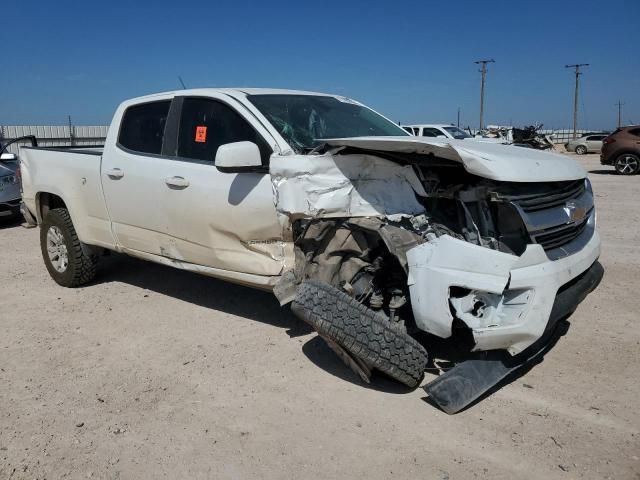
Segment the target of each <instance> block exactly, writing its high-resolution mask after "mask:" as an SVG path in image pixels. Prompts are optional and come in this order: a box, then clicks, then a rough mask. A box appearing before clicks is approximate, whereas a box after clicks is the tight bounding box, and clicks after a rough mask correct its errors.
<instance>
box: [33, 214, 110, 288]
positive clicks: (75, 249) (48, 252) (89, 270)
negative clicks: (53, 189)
mask: <svg viewBox="0 0 640 480" xmlns="http://www.w3.org/2000/svg"><path fill="white" fill-rule="evenodd" d="M40 249H41V251H42V258H43V259H44V264H45V265H46V267H47V271H48V272H49V275H51V278H53V279H54V280H55V281H56V283H58V284H59V285H62V286H63V287H79V286H80V285H83V284H85V283H87V282H90V281H91V280H93V278H94V277H95V275H96V265H97V263H98V258H97V256H96V255H95V254H94V253H93V252H91V251H90V249H89V247H88V246H87V245H84V244H83V243H82V242H81V241H80V240H79V239H78V235H77V233H76V229H75V228H74V226H73V222H72V221H71V216H70V215H69V212H68V210H67V209H66V208H55V209H53V210H50V211H49V212H48V213H47V215H46V216H45V218H44V220H43V221H42V225H41V226H40Z"/></svg>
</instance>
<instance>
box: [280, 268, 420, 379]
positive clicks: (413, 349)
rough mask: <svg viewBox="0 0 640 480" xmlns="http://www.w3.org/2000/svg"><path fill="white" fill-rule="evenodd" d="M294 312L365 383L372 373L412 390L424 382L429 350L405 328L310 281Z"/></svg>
mask: <svg viewBox="0 0 640 480" xmlns="http://www.w3.org/2000/svg"><path fill="white" fill-rule="evenodd" d="M291 310H292V311H293V313H294V314H296V315H297V316H298V317H300V318H301V319H302V320H304V321H305V322H307V323H309V324H310V325H311V326H312V327H313V328H314V329H315V330H316V331H317V332H318V333H319V334H320V336H322V337H323V338H324V339H325V340H328V342H327V343H329V346H330V347H331V348H332V350H334V351H336V353H338V354H339V356H340V357H341V358H342V359H343V360H344V361H345V362H346V363H347V364H350V362H353V363H354V365H350V366H351V367H352V368H353V367H358V368H356V369H355V370H356V371H357V372H358V373H359V374H360V376H361V377H362V378H363V380H365V381H366V380H367V379H366V376H365V375H366V373H369V371H370V370H371V369H377V370H379V371H381V372H383V373H384V374H386V375H388V376H389V377H391V378H393V379H395V380H397V381H399V382H401V383H404V384H405V385H407V386H408V387H412V388H413V387H416V386H418V384H419V383H420V381H421V380H422V377H423V375H424V369H425V367H426V365H427V352H426V350H425V349H424V347H423V346H422V345H420V344H419V343H418V342H417V341H416V340H415V339H414V338H412V337H411V336H409V335H408V334H407V333H406V332H405V331H404V330H403V329H402V328H401V327H400V326H397V325H395V324H392V323H390V322H389V321H388V320H387V319H386V318H384V317H383V316H381V315H380V314H378V313H376V312H374V311H373V310H371V309H369V308H368V307H366V306H365V305H362V304H361V303H359V302H358V301H357V300H356V299H354V298H352V297H350V296H349V295H347V294H346V293H344V292H342V291H340V290H338V289H337V288H335V287H333V286H331V285H328V284H326V283H323V282H319V281H316V280H309V281H306V282H304V283H302V284H301V285H300V287H299V288H298V293H297V296H296V299H295V300H294V301H293V304H292V306H291ZM332 343H333V344H334V345H332ZM336 347H337V348H336ZM363 374H365V375H363Z"/></svg>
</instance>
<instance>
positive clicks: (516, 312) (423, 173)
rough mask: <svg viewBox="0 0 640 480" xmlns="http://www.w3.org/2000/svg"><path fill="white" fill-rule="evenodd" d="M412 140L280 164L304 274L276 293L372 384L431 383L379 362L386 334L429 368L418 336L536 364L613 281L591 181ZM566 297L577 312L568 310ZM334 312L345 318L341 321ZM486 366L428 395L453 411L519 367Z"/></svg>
mask: <svg viewBox="0 0 640 480" xmlns="http://www.w3.org/2000/svg"><path fill="white" fill-rule="evenodd" d="M410 142H411V146H410V147H407V146H406V142H403V143H400V142H396V141H395V140H394V139H384V138H382V139H380V138H377V139H372V140H371V139H345V140H336V141H332V142H328V143H327V144H326V145H324V146H322V147H318V148H316V149H315V150H314V151H313V152H311V154H309V155H295V156H290V157H281V158H280V159H279V160H278V162H279V163H278V164H277V165H276V168H274V164H273V163H272V168H271V173H272V183H273V186H274V191H275V192H276V210H277V211H278V213H279V214H280V215H281V223H282V224H283V226H287V225H288V226H289V228H290V229H291V231H292V236H293V243H294V246H295V262H294V267H293V269H292V270H290V271H288V272H286V273H285V274H284V275H283V277H282V279H281V280H280V282H279V283H278V284H277V285H276V287H275V288H274V293H275V295H276V296H277V297H278V299H279V300H280V302H281V304H285V303H289V302H291V301H293V304H292V305H293V306H292V309H293V310H294V312H295V313H296V314H297V315H298V316H299V317H300V318H303V319H304V320H305V321H307V323H310V324H311V325H312V326H313V327H314V328H315V329H316V330H317V331H318V333H320V335H322V336H323V338H325V340H327V343H328V344H329V345H330V346H331V348H332V349H333V350H334V351H337V352H339V355H340V357H341V358H342V359H343V360H345V362H346V363H347V364H348V365H350V366H352V368H353V369H354V370H355V371H356V372H357V373H358V374H359V375H360V377H361V378H367V373H366V372H370V371H372V370H373V369H378V370H381V371H383V372H385V373H386V374H387V375H390V376H392V377H394V378H396V379H398V380H400V381H402V382H404V383H405V384H407V385H409V386H414V385H415V384H416V382H417V381H419V379H418V377H417V374H416V370H417V368H419V367H415V366H414V367H408V366H406V368H399V367H397V366H394V365H391V364H389V363H388V359H387V360H385V359H384V358H382V357H381V356H380V355H381V354H387V353H388V352H386V351H383V352H382V353H381V354H377V353H376V352H375V348H374V349H373V350H372V348H371V345H373V346H376V345H379V344H380V343H382V344H386V342H387V336H385V337H384V338H378V339H374V340H370V341H369V343H367V334H368V333H371V334H373V336H374V337H375V336H376V335H377V334H380V332H382V329H384V328H388V329H391V330H390V331H393V332H395V333H394V335H402V334H403V335H404V337H402V338H403V340H397V341H396V343H395V347H396V348H398V346H399V345H402V344H405V345H410V346H409V347H407V348H408V350H407V352H409V353H408V354H407V355H409V356H411V355H414V356H415V355H417V356H420V358H423V360H420V361H419V362H417V363H420V362H424V361H426V360H424V359H426V351H425V350H424V349H423V347H421V346H419V345H417V344H415V343H412V342H415V340H414V339H413V338H414V337H415V335H416V334H417V333H418V332H426V333H430V334H433V335H435V336H437V337H440V338H445V339H446V338H450V337H454V340H456V343H457V344H460V345H459V346H461V347H462V348H463V349H466V350H468V351H470V352H471V351H489V350H493V351H500V352H502V353H506V352H508V354H509V355H510V356H511V357H513V358H515V357H518V358H522V355H524V356H526V357H527V358H528V356H529V353H527V352H530V351H531V349H532V348H533V349H537V347H536V345H538V343H539V341H542V339H543V338H546V336H547V335H548V333H549V332H550V331H552V330H554V326H555V323H556V321H558V320H559V319H560V318H561V316H562V315H567V314H569V313H571V312H572V311H573V309H575V308H576V306H577V304H578V303H579V301H581V300H582V299H583V298H584V296H586V294H587V293H588V292H590V291H591V290H592V289H593V288H595V286H596V285H597V283H598V282H599V279H600V278H601V276H602V273H601V267H600V266H599V264H598V263H597V261H596V260H597V258H598V255H599V238H598V236H597V232H596V230H595V211H594V207H593V193H592V191H591V186H590V184H589V182H588V180H586V179H585V177H584V173H578V171H577V170H576V171H573V170H571V171H569V170H570V168H571V167H570V165H565V164H560V165H561V168H564V169H566V172H565V173H564V174H560V175H556V177H559V178H554V175H548V176H549V177H551V180H548V181H522V180H520V178H519V177H518V176H517V171H518V169H517V168H514V167H513V166H509V165H507V164H505V165H502V166H500V167H504V168H497V166H496V163H498V162H504V151H506V152H508V151H509V150H508V149H509V148H515V149H516V150H515V151H517V152H519V151H521V150H522V149H517V147H505V146H497V147H496V146H494V145H487V146H485V145H482V146H481V147H474V148H482V149H485V150H486V153H484V154H483V155H478V154H474V155H471V154H470V153H469V152H467V151H466V150H463V149H462V147H459V148H457V149H454V148H453V147H452V146H447V145H426V146H425V144H423V143H421V142H420V141H416V140H410ZM330 143H337V144H339V145H331V144H330ZM363 145H364V146H366V147H376V146H382V147H384V150H377V149H375V150H374V149H372V148H362V146H363ZM423 147H424V149H423ZM496 148H503V149H505V150H504V151H502V150H496ZM452 152H453V153H452ZM535 155H538V152H534V156H535ZM544 155H548V154H544ZM447 157H448V158H447ZM552 159H553V157H552ZM513 161H514V162H516V161H519V159H518V158H514V159H513ZM527 168H530V169H531V170H532V172H533V173H532V174H531V175H529V177H530V178H534V179H536V178H537V177H538V176H540V177H541V176H542V175H543V173H542V171H541V170H540V169H541V168H544V166H543V165H542V162H538V161H534V162H533V163H531V162H530V163H528V164H527ZM485 172H486V173H485ZM563 177H564V178H563ZM569 285H571V287H569ZM331 288H333V289H334V290H331ZM301 292H302V293H301ZM561 298H563V299H568V300H566V301H564V300H562V302H560V304H561V305H560V307H559V306H558V302H559V301H560V300H559V299H561ZM314 302H316V303H314ZM350 302H351V303H350ZM334 305H341V306H340V307H339V308H338V311H337V312H333V313H331V308H333V306H334ZM336 316H337V317H338V320H336ZM353 317H357V318H360V317H362V318H363V320H362V323H363V325H370V328H368V329H366V328H365V329H364V330H360V333H359V334H357V332H356V330H357V329H356V328H355V327H353V326H351V327H349V326H348V323H349V319H351V318H353ZM380 321H382V322H383V323H382V324H380V323H379V322H380ZM345 325H346V326H345ZM356 325H359V324H358V323H357V322H356ZM343 327H344V330H342V329H343ZM398 332H403V333H398ZM385 335H386V334H385ZM371 342H373V343H371ZM403 342H404V343H403ZM505 351H506V352H505ZM520 354H522V355H520ZM393 358H399V359H401V360H402V359H403V358H404V357H403V352H402V351H401V350H398V351H397V353H396V354H395V355H393V354H391V359H393ZM403 361H406V362H408V363H407V365H409V364H411V360H410V359H407V358H404V360H403ZM376 362H377V363H376ZM385 362H386V363H385ZM478 362H479V361H478V360H477V359H476V360H474V362H473V363H472V364H471V363H468V362H463V363H462V364H460V368H458V367H456V368H458V369H457V370H456V369H452V370H451V371H450V373H447V375H442V376H440V377H439V378H438V379H437V381H434V382H432V383H430V384H429V385H428V386H427V387H425V388H427V389H431V391H429V390H428V393H429V394H430V395H431V397H432V398H434V399H436V401H437V402H438V404H439V405H440V406H441V407H443V408H445V405H447V407H446V408H445V410H446V409H447V408H448V409H449V410H448V411H450V413H452V412H454V411H458V410H459V408H462V407H463V406H464V405H468V404H469V402H471V401H472V400H473V399H474V398H477V397H478V396H479V395H481V394H482V393H483V392H485V391H487V390H488V389H489V388H491V386H492V385H494V384H495V382H498V381H499V380H500V379H502V378H504V377H505V376H506V375H508V374H509V372H511V371H513V369H514V368H517V367H514V366H513V365H507V364H505V363H504V362H503V361H502V360H501V361H498V362H493V360H492V362H493V363H492V362H489V363H486V362H485V363H483V362H480V363H478ZM515 363H516V364H517V363H518V362H517V361H515ZM478 369H480V370H482V369H484V370H483V372H484V373H482V375H480V376H478V375H476V374H475V373H473V372H476V371H478ZM467 370H469V371H467ZM456 372H458V373H456ZM463 372H464V374H463ZM470 372H471V373H470ZM458 374H460V375H458ZM403 375H404V376H403ZM407 375H408V376H407ZM469 376H471V377H472V378H471V379H470V378H469ZM460 382H462V383H460ZM467 382H471V383H470V384H469V385H470V386H467V387H463V386H462V385H464V384H466V383H467Z"/></svg>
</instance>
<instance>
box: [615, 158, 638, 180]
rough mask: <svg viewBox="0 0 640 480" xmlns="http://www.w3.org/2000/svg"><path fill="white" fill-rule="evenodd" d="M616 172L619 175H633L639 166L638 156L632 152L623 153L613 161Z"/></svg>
mask: <svg viewBox="0 0 640 480" xmlns="http://www.w3.org/2000/svg"><path fill="white" fill-rule="evenodd" d="M613 165H614V167H615V169H616V172H618V173H619V174H620V175H634V174H636V173H638V168H639V167H640V157H638V155H634V154H633V153H623V154H622V155H620V156H619V157H618V158H616V161H615V162H614V164H613Z"/></svg>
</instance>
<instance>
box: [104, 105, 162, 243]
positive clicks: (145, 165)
mask: <svg viewBox="0 0 640 480" xmlns="http://www.w3.org/2000/svg"><path fill="white" fill-rule="evenodd" d="M171 104H172V98H164V99H160V100H156V101H149V102H146V103H139V104H134V105H130V106H128V107H126V108H125V109H124V111H123V112H121V111H118V112H117V113H116V117H115V118H116V119H117V118H118V115H121V121H120V130H119V132H117V134H116V136H115V137H114V136H113V132H110V136H109V137H108V138H107V142H106V144H105V149H104V154H103V158H102V172H101V175H102V186H103V191H104V195H105V199H106V203H107V207H108V209H109V215H110V217H111V226H112V229H113V232H114V234H115V235H116V238H117V241H118V244H119V245H120V246H122V247H125V248H127V249H132V250H137V251H141V252H147V253H153V254H156V255H161V254H162V253H163V249H164V245H166V243H167V242H166V235H167V228H166V226H167V219H166V212H164V210H163V209H162V208H160V205H161V202H162V200H163V198H164V195H165V194H166V192H165V190H166V188H167V186H166V185H165V183H164V179H165V178H166V177H167V176H168V175H170V174H171V172H172V171H173V170H172V168H171V166H172V164H173V163H174V160H171V158H170V157H169V156H168V155H166V154H163V145H164V141H165V127H166V125H167V120H168V118H169V111H170V108H171ZM114 123H115V124H117V122H114Z"/></svg>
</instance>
